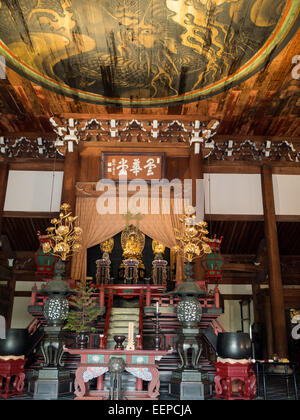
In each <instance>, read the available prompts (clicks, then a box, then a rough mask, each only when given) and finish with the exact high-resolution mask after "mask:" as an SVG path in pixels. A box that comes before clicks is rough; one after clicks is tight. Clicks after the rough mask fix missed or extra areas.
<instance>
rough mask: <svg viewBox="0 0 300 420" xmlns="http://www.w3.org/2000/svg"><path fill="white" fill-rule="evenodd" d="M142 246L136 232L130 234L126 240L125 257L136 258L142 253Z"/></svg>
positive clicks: (127, 258)
mask: <svg viewBox="0 0 300 420" xmlns="http://www.w3.org/2000/svg"><path fill="white" fill-rule="evenodd" d="M141 253H142V252H141V248H140V244H139V243H138V241H137V240H136V239H135V235H134V234H130V236H129V238H128V239H127V241H126V245H125V248H124V252H123V257H124V259H126V260H129V259H131V258H132V259H135V258H137V257H139V256H140V255H141Z"/></svg>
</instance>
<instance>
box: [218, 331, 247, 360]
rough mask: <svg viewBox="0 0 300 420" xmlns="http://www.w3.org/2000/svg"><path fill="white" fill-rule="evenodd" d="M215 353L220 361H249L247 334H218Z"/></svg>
mask: <svg viewBox="0 0 300 420" xmlns="http://www.w3.org/2000/svg"><path fill="white" fill-rule="evenodd" d="M217 353H218V356H219V357H221V358H222V359H227V358H228V359H249V358H250V357H251V340H250V336H249V334H247V333H243V332H223V333H219V334H218V339H217Z"/></svg>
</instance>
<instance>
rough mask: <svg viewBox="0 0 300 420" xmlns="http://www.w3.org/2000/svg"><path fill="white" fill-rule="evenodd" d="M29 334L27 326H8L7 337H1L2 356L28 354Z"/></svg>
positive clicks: (0, 354) (0, 350)
mask: <svg viewBox="0 0 300 420" xmlns="http://www.w3.org/2000/svg"><path fill="white" fill-rule="evenodd" d="M28 340H29V334H28V330H27V328H7V329H6V339H5V340H1V339H0V356H10V355H13V356H22V355H25V354H26V351H27V346H28Z"/></svg>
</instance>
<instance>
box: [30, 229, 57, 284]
mask: <svg viewBox="0 0 300 420" xmlns="http://www.w3.org/2000/svg"><path fill="white" fill-rule="evenodd" d="M38 238H39V241H40V247H39V249H38V250H37V251H36V253H35V262H36V267H37V271H36V272H37V274H42V275H47V276H49V277H51V276H52V275H53V270H54V265H55V262H56V261H57V257H55V256H53V255H50V254H49V253H48V252H49V251H50V249H49V250H47V244H49V238H48V235H44V236H43V235H40V232H38Z"/></svg>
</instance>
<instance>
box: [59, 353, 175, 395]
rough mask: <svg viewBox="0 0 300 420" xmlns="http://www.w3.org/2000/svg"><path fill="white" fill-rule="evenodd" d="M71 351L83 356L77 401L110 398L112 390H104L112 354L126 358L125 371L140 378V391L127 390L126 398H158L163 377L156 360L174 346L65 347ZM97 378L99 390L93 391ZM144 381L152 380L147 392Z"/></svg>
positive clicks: (78, 372) (137, 382)
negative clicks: (131, 348) (105, 375)
mask: <svg viewBox="0 0 300 420" xmlns="http://www.w3.org/2000/svg"><path fill="white" fill-rule="evenodd" d="M64 351H66V352H68V353H70V354H77V355H80V358H81V360H80V363H79V364H78V367H77V370H76V373H75V382H74V387H75V395H76V398H75V399H76V400H106V399H109V395H110V392H109V390H105V389H103V384H104V379H103V378H104V374H105V373H106V372H108V364H109V361H110V359H111V358H112V357H118V358H122V359H123V360H124V361H125V371H127V372H128V373H129V374H131V375H133V376H135V377H136V378H137V381H136V390H134V391H126V390H125V391H124V392H123V393H122V395H121V398H122V399H126V400H146V399H147V400H148V399H150V400H157V399H158V396H159V388H160V380H159V371H158V366H157V365H156V363H155V362H156V361H159V360H160V359H161V358H162V357H163V356H165V355H166V354H168V353H172V352H173V349H170V350H165V351H160V350H158V351H156V350H104V349H74V348H66V347H64ZM93 378H97V389H96V390H90V387H89V380H91V379H93ZM143 381H147V382H148V387H147V390H146V391H143Z"/></svg>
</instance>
